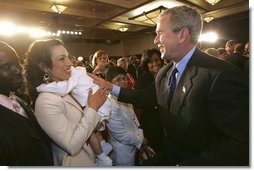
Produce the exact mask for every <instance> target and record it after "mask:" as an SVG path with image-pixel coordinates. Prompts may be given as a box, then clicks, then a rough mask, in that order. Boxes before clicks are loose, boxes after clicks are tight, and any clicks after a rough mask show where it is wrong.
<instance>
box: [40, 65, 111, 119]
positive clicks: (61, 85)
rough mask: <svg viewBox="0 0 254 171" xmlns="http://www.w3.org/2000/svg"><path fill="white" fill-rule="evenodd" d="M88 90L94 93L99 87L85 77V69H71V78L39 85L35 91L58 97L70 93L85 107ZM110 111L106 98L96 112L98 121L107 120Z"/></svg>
mask: <svg viewBox="0 0 254 171" xmlns="http://www.w3.org/2000/svg"><path fill="white" fill-rule="evenodd" d="M90 88H91V89H92V90H93V92H96V90H98V89H99V86H98V85H96V84H94V83H93V79H92V78H91V77H89V76H88V75H87V73H86V69H85V68H84V67H76V68H74V67H71V77H70V78H69V79H68V80H66V81H58V82H52V83H49V84H41V85H40V86H38V87H37V88H36V89H37V91H38V92H49V93H55V94H58V95H60V96H65V95H67V94H69V93H71V94H72V96H73V97H74V98H75V99H76V100H77V101H78V103H79V104H80V105H81V106H82V107H85V106H86V105H87V97H88V92H89V89H90ZM111 110H112V104H111V102H110V100H109V98H108V99H107V100H106V102H105V103H104V104H103V105H102V106H101V107H100V109H99V110H98V114H99V115H100V117H101V120H100V121H103V120H107V119H109V117H110V113H111Z"/></svg>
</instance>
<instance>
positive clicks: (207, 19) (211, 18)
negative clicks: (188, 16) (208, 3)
mask: <svg viewBox="0 0 254 171" xmlns="http://www.w3.org/2000/svg"><path fill="white" fill-rule="evenodd" d="M213 19H214V17H213V16H208V17H205V18H203V20H204V21H205V22H207V23H209V22H210V21H212V20H213Z"/></svg>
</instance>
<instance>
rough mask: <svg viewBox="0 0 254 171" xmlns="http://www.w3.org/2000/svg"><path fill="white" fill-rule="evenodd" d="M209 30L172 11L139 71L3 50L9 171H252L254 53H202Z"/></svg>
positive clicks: (61, 52)
mask: <svg viewBox="0 0 254 171" xmlns="http://www.w3.org/2000/svg"><path fill="white" fill-rule="evenodd" d="M202 25H203V23H202V17H201V15H200V13H199V12H198V11H197V10H195V9H193V8H190V7H188V6H178V7H174V8H171V9H167V10H165V11H163V12H162V13H161V14H160V15H159V17H158V22H157V25H156V36H155V39H154V44H155V45H157V47H158V49H157V48H153V49H146V50H144V51H143V53H142V57H141V60H140V61H139V59H138V57H137V56H135V55H133V56H130V57H129V58H128V59H127V58H125V57H122V58H119V59H117V60H114V59H111V60H110V58H109V56H108V54H107V52H106V51H103V50H98V51H97V52H95V53H94V54H93V55H91V56H90V57H89V62H87V63H86V64H85V63H82V62H80V61H77V59H76V58H75V56H73V55H71V54H69V53H68V49H66V47H65V45H64V42H63V41H61V40H59V39H44V40H36V41H34V42H33V43H32V44H31V45H30V46H29V48H28V50H27V52H26V56H25V58H24V59H25V60H24V61H22V63H21V62H20V58H19V55H18V54H17V52H16V51H15V49H14V48H12V47H11V46H10V45H8V44H7V43H5V42H3V41H0V79H1V81H0V136H1V138H0V165H6V166H87V167H93V166H97V167H108V166H249V165H250V163H249V156H250V155H249V149H250V148H249V78H248V77H249V57H250V56H249V43H246V45H244V44H242V43H239V42H237V41H236V40H229V41H228V42H227V43H226V44H225V48H222V47H221V48H218V49H215V48H209V49H206V50H205V51H202V50H200V49H199V48H198V46H197V38H198V36H199V34H200V33H201V31H202Z"/></svg>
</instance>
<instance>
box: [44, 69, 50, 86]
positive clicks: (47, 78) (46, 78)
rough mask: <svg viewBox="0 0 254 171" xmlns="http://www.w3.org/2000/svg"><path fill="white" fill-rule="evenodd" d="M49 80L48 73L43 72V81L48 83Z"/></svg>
mask: <svg viewBox="0 0 254 171" xmlns="http://www.w3.org/2000/svg"><path fill="white" fill-rule="evenodd" d="M50 80H51V76H50V74H49V73H47V72H46V73H45V74H44V75H43V81H44V82H45V83H47V84H48V83H49V81H50Z"/></svg>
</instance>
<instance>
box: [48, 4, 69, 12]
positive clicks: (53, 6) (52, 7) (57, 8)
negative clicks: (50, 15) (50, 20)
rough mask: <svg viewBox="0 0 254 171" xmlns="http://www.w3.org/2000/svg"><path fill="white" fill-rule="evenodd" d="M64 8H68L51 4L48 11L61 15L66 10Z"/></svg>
mask: <svg viewBox="0 0 254 171" xmlns="http://www.w3.org/2000/svg"><path fill="white" fill-rule="evenodd" d="M66 8H68V7H67V6H65V5H59V4H53V5H52V6H51V7H50V9H51V10H53V11H54V12H56V13H59V14H61V13H62V12H63V11H64V10H66Z"/></svg>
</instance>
